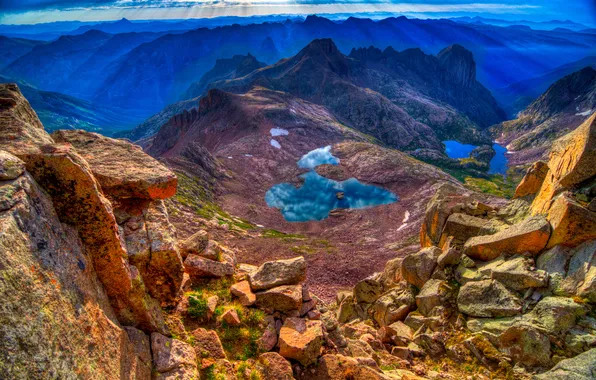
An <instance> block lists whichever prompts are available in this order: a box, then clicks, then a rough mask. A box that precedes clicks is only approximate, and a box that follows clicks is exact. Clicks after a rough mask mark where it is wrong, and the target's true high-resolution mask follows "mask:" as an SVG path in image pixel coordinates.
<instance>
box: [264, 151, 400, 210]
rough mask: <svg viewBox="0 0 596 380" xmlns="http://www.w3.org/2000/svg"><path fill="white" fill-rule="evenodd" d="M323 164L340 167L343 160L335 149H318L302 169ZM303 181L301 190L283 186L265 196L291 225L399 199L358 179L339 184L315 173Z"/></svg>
mask: <svg viewBox="0 0 596 380" xmlns="http://www.w3.org/2000/svg"><path fill="white" fill-rule="evenodd" d="M322 164H332V165H337V164H339V160H338V159H337V158H336V157H333V155H332V154H331V147H325V148H319V149H315V150H313V151H311V152H309V153H308V154H306V155H304V156H303V157H302V158H301V159H300V161H298V165H299V166H300V167H303V168H308V169H314V168H315V167H316V166H318V165H322ZM300 178H302V179H303V180H304V184H303V185H302V186H301V187H298V188H296V187H295V186H293V185H291V184H289V183H280V184H278V185H275V186H273V187H272V188H271V189H269V191H267V194H266V195H265V201H266V202H267V205H268V206H269V207H275V208H278V209H280V211H281V213H282V215H283V217H284V218H285V219H286V220H287V221H290V222H307V221H311V220H323V219H325V218H327V217H328V216H329V212H330V211H331V210H333V209H338V208H344V209H348V208H366V207H373V206H378V205H384V204H390V203H394V202H396V201H397V200H398V199H399V198H398V197H397V196H396V195H395V194H393V193H392V192H390V191H387V190H385V189H383V188H380V187H377V186H373V185H365V184H362V183H360V182H359V181H358V180H357V179H355V178H350V179H348V180H345V181H341V182H338V181H334V180H332V179H329V178H325V177H323V176H321V175H319V174H318V173H317V172H315V171H314V170H311V171H309V172H308V173H305V174H302V175H301V176H300Z"/></svg>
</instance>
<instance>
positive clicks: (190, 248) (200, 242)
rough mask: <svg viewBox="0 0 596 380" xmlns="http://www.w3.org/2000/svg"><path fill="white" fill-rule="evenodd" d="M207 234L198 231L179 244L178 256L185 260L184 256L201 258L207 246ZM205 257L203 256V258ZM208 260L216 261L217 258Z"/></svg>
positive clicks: (203, 231)
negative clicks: (191, 255)
mask: <svg viewBox="0 0 596 380" xmlns="http://www.w3.org/2000/svg"><path fill="white" fill-rule="evenodd" d="M209 241H210V240H209V233H208V232H207V231H205V230H200V231H197V232H195V233H194V234H192V235H191V236H190V237H188V238H187V239H186V240H184V241H182V242H181V243H180V254H181V255H182V258H183V259H185V258H186V256H188V255H190V254H193V255H199V256H202V255H201V253H203V252H204V251H205V249H206V248H207V245H208V244H209ZM203 257H205V256H203ZM207 258H208V259H212V260H214V259H216V258H217V257H207Z"/></svg>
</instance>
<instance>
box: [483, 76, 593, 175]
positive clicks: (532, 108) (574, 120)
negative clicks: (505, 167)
mask: <svg viewBox="0 0 596 380" xmlns="http://www.w3.org/2000/svg"><path fill="white" fill-rule="evenodd" d="M594 112H596V70H594V69H593V68H592V67H589V66H588V67H585V68H583V69H581V70H579V71H577V72H575V73H573V74H570V75H568V76H566V77H564V78H562V79H560V80H558V81H557V82H556V83H554V84H553V85H552V86H550V87H549V88H548V90H546V92H545V93H544V94H542V95H541V96H540V97H539V98H538V99H536V100H535V101H534V102H532V104H530V105H529V106H528V107H527V108H526V109H525V110H524V111H522V112H521V113H520V114H519V116H518V118H517V119H515V120H511V121H506V122H504V123H501V124H499V125H496V126H494V127H493V128H492V130H493V133H494V135H495V137H496V138H497V139H498V141H499V142H500V143H501V144H503V145H507V149H509V150H510V151H513V152H514V154H512V155H511V160H512V162H513V164H525V163H531V162H533V161H535V160H537V159H540V158H542V157H544V156H545V154H546V153H548V151H549V148H550V145H551V143H552V141H553V140H555V139H556V138H558V137H560V136H562V135H564V134H566V133H568V132H570V131H572V130H574V129H575V128H577V127H578V126H579V125H580V124H581V123H582V122H584V121H585V120H586V119H587V118H589V117H590V116H591V115H592V114H593V113H594Z"/></svg>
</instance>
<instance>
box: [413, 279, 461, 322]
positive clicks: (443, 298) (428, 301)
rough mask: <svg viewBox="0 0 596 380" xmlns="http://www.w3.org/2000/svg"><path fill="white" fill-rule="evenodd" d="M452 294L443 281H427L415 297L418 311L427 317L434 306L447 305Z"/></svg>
mask: <svg viewBox="0 0 596 380" xmlns="http://www.w3.org/2000/svg"><path fill="white" fill-rule="evenodd" d="M452 292H453V290H452V289H451V287H450V286H449V285H447V283H446V282H445V281H441V280H428V281H427V282H426V283H425V284H424V286H423V287H422V289H421V290H420V293H418V295H417V296H416V306H417V307H418V311H419V312H420V313H421V314H422V315H425V316H428V315H429V314H430V312H431V310H432V309H433V308H435V307H436V306H441V305H449V298H450V297H451V295H452Z"/></svg>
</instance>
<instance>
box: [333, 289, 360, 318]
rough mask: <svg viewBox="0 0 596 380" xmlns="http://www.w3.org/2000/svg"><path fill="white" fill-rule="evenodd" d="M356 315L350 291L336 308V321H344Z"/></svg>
mask: <svg viewBox="0 0 596 380" xmlns="http://www.w3.org/2000/svg"><path fill="white" fill-rule="evenodd" d="M356 317H357V314H356V309H355V306H354V296H353V295H352V294H351V293H350V295H348V296H347V297H345V298H343V299H342V300H341V303H340V304H339V307H338V308H337V321H338V322H340V323H346V322H349V321H351V320H352V319H354V318H356Z"/></svg>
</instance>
